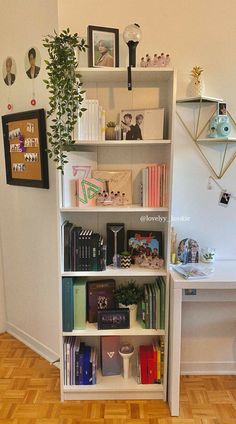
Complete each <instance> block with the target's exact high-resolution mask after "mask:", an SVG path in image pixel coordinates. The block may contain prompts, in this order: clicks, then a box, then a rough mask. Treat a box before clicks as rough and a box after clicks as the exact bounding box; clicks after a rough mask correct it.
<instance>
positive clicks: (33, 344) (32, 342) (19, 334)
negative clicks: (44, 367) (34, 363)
mask: <svg viewBox="0 0 236 424" xmlns="http://www.w3.org/2000/svg"><path fill="white" fill-rule="evenodd" d="M6 331H7V332H8V333H9V334H11V335H12V336H14V337H15V338H16V339H18V340H20V341H21V342H22V343H24V344H25V345H26V346H28V347H29V348H30V349H32V350H33V351H34V352H36V353H38V354H39V355H40V356H42V357H43V358H44V359H46V360H47V361H48V362H51V363H52V362H54V361H56V360H57V359H58V358H59V354H58V353H56V352H54V351H53V350H51V349H50V348H48V347H47V346H45V345H44V344H43V343H41V342H39V341H38V340H36V339H35V338H34V337H32V336H30V334H27V333H25V331H23V330H21V329H20V328H18V327H16V326H15V325H14V324H11V323H9V322H8V323H7V328H6ZM54 365H55V366H56V367H58V368H59V367H60V365H59V363H58V362H56V363H55V364H54Z"/></svg>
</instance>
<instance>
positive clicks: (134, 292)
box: [115, 280, 144, 327]
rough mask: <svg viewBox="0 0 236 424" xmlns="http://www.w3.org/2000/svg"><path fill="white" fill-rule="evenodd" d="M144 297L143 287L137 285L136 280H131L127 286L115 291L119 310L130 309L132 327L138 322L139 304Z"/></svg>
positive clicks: (119, 287) (123, 285)
mask: <svg viewBox="0 0 236 424" xmlns="http://www.w3.org/2000/svg"><path fill="white" fill-rule="evenodd" d="M143 296H144V292H143V287H142V286H139V285H138V284H136V281H135V280H130V281H128V283H127V284H120V285H119V286H118V288H117V289H116V290H115V299H116V302H117V303H118V304H119V308H129V311H130V327H132V326H133V325H134V323H135V321H136V316H137V304H138V303H139V302H140V301H141V300H142V299H143Z"/></svg>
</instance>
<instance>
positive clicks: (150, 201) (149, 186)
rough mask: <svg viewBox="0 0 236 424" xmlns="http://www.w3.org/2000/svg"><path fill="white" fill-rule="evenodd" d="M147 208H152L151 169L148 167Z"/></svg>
mask: <svg viewBox="0 0 236 424" xmlns="http://www.w3.org/2000/svg"><path fill="white" fill-rule="evenodd" d="M148 207H149V208H151V207H152V167H151V166H150V165H149V166H148Z"/></svg>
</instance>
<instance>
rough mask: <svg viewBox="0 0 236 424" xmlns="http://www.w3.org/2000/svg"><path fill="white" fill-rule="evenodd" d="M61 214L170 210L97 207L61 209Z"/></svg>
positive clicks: (137, 207)
mask: <svg viewBox="0 0 236 424" xmlns="http://www.w3.org/2000/svg"><path fill="white" fill-rule="evenodd" d="M60 212H61V213H65V212H71V213H85V212H86V213H91V212H94V213H98V212H100V213H107V212H109V213H110V212H114V213H115V212H118V213H127V212H129V213H133V212H138V213H143V212H168V208H146V207H143V206H140V205H128V206H119V207H116V206H95V207H90V208H79V207H73V208H60Z"/></svg>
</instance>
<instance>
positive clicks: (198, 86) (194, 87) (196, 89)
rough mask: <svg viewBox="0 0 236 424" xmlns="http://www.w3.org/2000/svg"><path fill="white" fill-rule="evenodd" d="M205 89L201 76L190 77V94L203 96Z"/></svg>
mask: <svg viewBox="0 0 236 424" xmlns="http://www.w3.org/2000/svg"><path fill="white" fill-rule="evenodd" d="M204 91H205V84H204V81H203V79H201V78H192V80H191V83H190V96H191V97H200V96H203V94H204Z"/></svg>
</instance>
